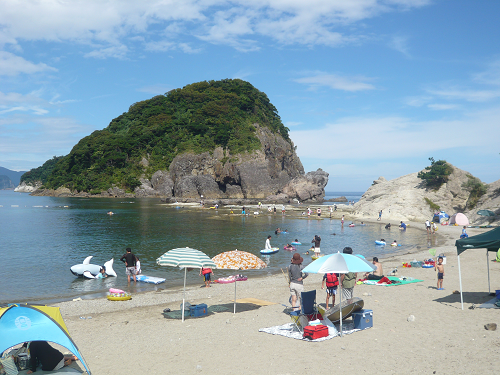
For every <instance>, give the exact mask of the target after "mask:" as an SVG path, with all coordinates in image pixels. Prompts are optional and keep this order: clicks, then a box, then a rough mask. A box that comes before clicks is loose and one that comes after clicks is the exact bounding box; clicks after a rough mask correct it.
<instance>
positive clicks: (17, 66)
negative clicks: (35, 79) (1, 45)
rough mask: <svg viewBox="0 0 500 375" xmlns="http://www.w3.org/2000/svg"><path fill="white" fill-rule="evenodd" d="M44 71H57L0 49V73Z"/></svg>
mask: <svg viewBox="0 0 500 375" xmlns="http://www.w3.org/2000/svg"><path fill="white" fill-rule="evenodd" d="M44 71H53V72H57V69H56V68H53V67H50V66H48V65H46V64H43V63H38V64H34V63H32V62H30V61H27V60H25V59H23V58H22V57H20V56H16V55H14V54H13V53H10V52H6V51H0V75H4V76H16V75H18V74H22V73H25V74H33V73H38V72H44Z"/></svg>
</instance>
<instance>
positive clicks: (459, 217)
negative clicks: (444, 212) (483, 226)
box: [450, 212, 469, 225]
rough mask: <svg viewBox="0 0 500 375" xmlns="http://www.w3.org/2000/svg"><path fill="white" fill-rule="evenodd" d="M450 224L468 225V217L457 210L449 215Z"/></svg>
mask: <svg viewBox="0 0 500 375" xmlns="http://www.w3.org/2000/svg"><path fill="white" fill-rule="evenodd" d="M452 224H457V225H469V219H467V216H465V215H464V214H463V213H461V212H459V213H456V214H455V215H453V216H452V217H450V225H452Z"/></svg>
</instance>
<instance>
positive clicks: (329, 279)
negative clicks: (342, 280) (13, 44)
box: [321, 272, 339, 310]
mask: <svg viewBox="0 0 500 375" xmlns="http://www.w3.org/2000/svg"><path fill="white" fill-rule="evenodd" d="M325 282H326V307H325V308H326V309H327V310H328V302H330V297H331V298H332V307H333V306H335V295H336V294H337V287H338V285H339V279H338V277H337V274H335V273H333V272H332V273H325V274H324V275H323V281H322V282H321V289H325Z"/></svg>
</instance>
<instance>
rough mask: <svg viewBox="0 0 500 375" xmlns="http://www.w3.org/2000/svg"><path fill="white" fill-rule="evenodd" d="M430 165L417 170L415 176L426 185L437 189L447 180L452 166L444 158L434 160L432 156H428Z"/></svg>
mask: <svg viewBox="0 0 500 375" xmlns="http://www.w3.org/2000/svg"><path fill="white" fill-rule="evenodd" d="M429 160H430V161H431V165H430V166H429V167H426V168H425V169H424V171H420V172H418V175H417V177H418V178H421V179H422V180H424V181H425V182H426V185H427V187H429V188H431V189H434V190H439V188H440V187H441V186H442V185H443V184H444V183H446V182H448V179H449V176H450V174H451V172H453V168H452V167H451V165H450V164H448V163H447V162H446V161H445V160H438V161H435V160H434V158H432V157H431V158H429Z"/></svg>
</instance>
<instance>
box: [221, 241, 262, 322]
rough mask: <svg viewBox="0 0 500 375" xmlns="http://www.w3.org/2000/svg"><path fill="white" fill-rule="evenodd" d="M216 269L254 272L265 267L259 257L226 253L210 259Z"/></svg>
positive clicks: (232, 252) (241, 252)
mask: <svg viewBox="0 0 500 375" xmlns="http://www.w3.org/2000/svg"><path fill="white" fill-rule="evenodd" d="M212 261H213V262H214V263H215V265H216V266H217V269H230V270H255V269H261V268H265V267H267V266H266V264H265V263H264V262H263V261H262V259H260V258H259V257H257V256H255V255H253V254H250V253H247V252H246V251H238V250H237V249H236V250H233V251H226V252H225V253H220V254H219V255H216V256H214V257H213V258H212ZM234 314H236V279H235V281H234Z"/></svg>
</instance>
